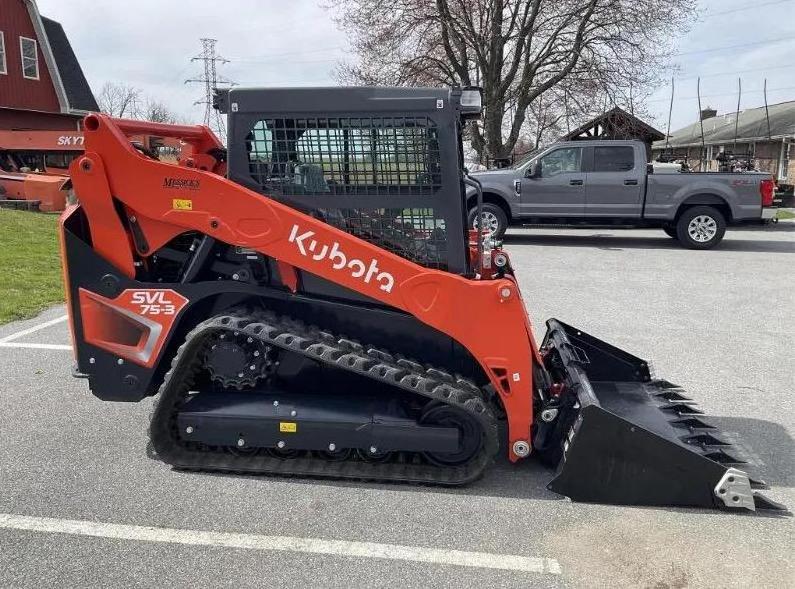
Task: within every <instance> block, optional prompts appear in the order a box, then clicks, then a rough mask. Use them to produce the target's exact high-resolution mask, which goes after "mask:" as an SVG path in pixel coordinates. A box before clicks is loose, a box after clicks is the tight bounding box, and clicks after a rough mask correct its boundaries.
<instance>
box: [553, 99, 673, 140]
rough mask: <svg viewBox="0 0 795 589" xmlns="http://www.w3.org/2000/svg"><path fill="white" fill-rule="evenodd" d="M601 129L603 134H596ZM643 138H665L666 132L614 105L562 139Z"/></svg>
mask: <svg viewBox="0 0 795 589" xmlns="http://www.w3.org/2000/svg"><path fill="white" fill-rule="evenodd" d="M595 130H601V131H600V133H601V134H594V131H595ZM600 138H601V139H641V140H643V141H649V142H651V141H656V140H658V139H664V138H665V133H663V132H662V131H658V130H657V129H655V128H654V127H652V126H651V125H649V124H647V123H645V122H643V121H641V120H640V119H639V118H638V117H636V116H635V115H632V114H630V113H628V112H627V111H625V110H624V109H623V108H619V107H617V106H616V107H614V108H612V109H611V110H609V111H607V112H605V113H603V114H601V115H599V116H598V117H595V118H593V119H591V120H590V121H588V122H587V123H584V124H583V125H580V126H579V127H577V128H576V129H574V130H573V131H571V132H569V133H566V135H564V136H563V137H561V141H576V140H578V139H600Z"/></svg>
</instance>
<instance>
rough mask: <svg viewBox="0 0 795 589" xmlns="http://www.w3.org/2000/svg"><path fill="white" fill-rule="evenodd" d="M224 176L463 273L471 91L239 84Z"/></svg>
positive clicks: (232, 99) (229, 107) (476, 101)
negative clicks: (465, 143)
mask: <svg viewBox="0 0 795 589" xmlns="http://www.w3.org/2000/svg"><path fill="white" fill-rule="evenodd" d="M216 107H217V108H218V109H219V110H220V111H221V112H222V113H226V114H228V120H229V123H228V126H229V137H228V145H229V146H230V147H229V153H228V174H229V178H230V180H233V181H234V182H237V183H240V184H242V185H244V186H247V187H249V188H252V189H254V190H257V191H259V192H262V193H263V194H267V195H268V196H270V197H272V198H275V199H277V200H279V201H282V202H285V203H286V204H289V205H290V206H292V207H294V208H296V209H299V210H302V211H303V212H306V213H308V214H310V215H312V216H314V217H316V218H319V219H322V220H323V221H324V222H326V223H328V224H330V225H333V226H334V227H337V228H338V229H341V230H343V231H345V232H347V233H350V234H352V235H355V236H356V237H359V238H361V239H364V240H366V241H369V242H371V243H374V244H376V245H377V246H378V247H380V248H383V249H386V250H389V251H391V252H392V253H395V254H397V255H399V256H401V257H403V258H406V259H408V260H411V261H412V262H415V263H417V264H420V265H422V266H425V267H428V268H435V269H440V270H446V271H449V272H454V273H458V274H466V273H467V272H468V271H469V260H468V251H467V247H466V244H467V230H466V211H465V207H464V199H463V194H464V189H463V186H462V169H463V164H464V163H463V153H462V149H461V136H462V130H463V121H464V119H465V118H469V117H473V116H475V117H477V116H479V115H480V112H481V110H482V109H481V94H480V90H478V89H463V90H462V89H444V88H372V87H359V88H350V87H341V88H272V89H261V88H257V89H247V88H235V89H232V90H227V91H222V92H219V93H218V94H217V96H216Z"/></svg>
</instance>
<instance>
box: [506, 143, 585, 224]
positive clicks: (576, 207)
mask: <svg viewBox="0 0 795 589" xmlns="http://www.w3.org/2000/svg"><path fill="white" fill-rule="evenodd" d="M583 151H584V150H583V148H581V147H579V146H576V145H565V146H562V147H560V148H558V149H553V150H551V151H549V152H547V153H546V154H544V155H543V156H541V157H540V158H539V165H540V166H541V172H540V173H541V176H539V177H534V178H522V179H521V183H522V193H521V196H520V201H521V211H522V216H523V217H534V216H538V217H549V216H559V217H581V216H582V215H583V214H584V212H585V183H586V178H587V175H586V173H585V171H584V168H583V160H582V153H583ZM572 154H577V155H572Z"/></svg>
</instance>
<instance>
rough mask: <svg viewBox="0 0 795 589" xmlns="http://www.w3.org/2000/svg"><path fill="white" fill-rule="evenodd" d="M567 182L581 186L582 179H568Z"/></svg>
mask: <svg viewBox="0 0 795 589" xmlns="http://www.w3.org/2000/svg"><path fill="white" fill-rule="evenodd" d="M569 184H571V185H572V186H582V180H569Z"/></svg>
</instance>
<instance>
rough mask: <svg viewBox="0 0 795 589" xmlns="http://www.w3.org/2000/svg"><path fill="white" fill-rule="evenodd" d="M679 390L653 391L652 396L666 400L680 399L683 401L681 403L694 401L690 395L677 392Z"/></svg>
mask: <svg viewBox="0 0 795 589" xmlns="http://www.w3.org/2000/svg"><path fill="white" fill-rule="evenodd" d="M679 390H681V389H679ZM679 390H669V391H663V392H661V393H654V396H655V397H657V398H659V399H665V400H666V401H680V402H683V403H688V402H691V403H695V401H693V399H691V398H690V397H685V396H684V395H683V394H682V393H680V392H679Z"/></svg>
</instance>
